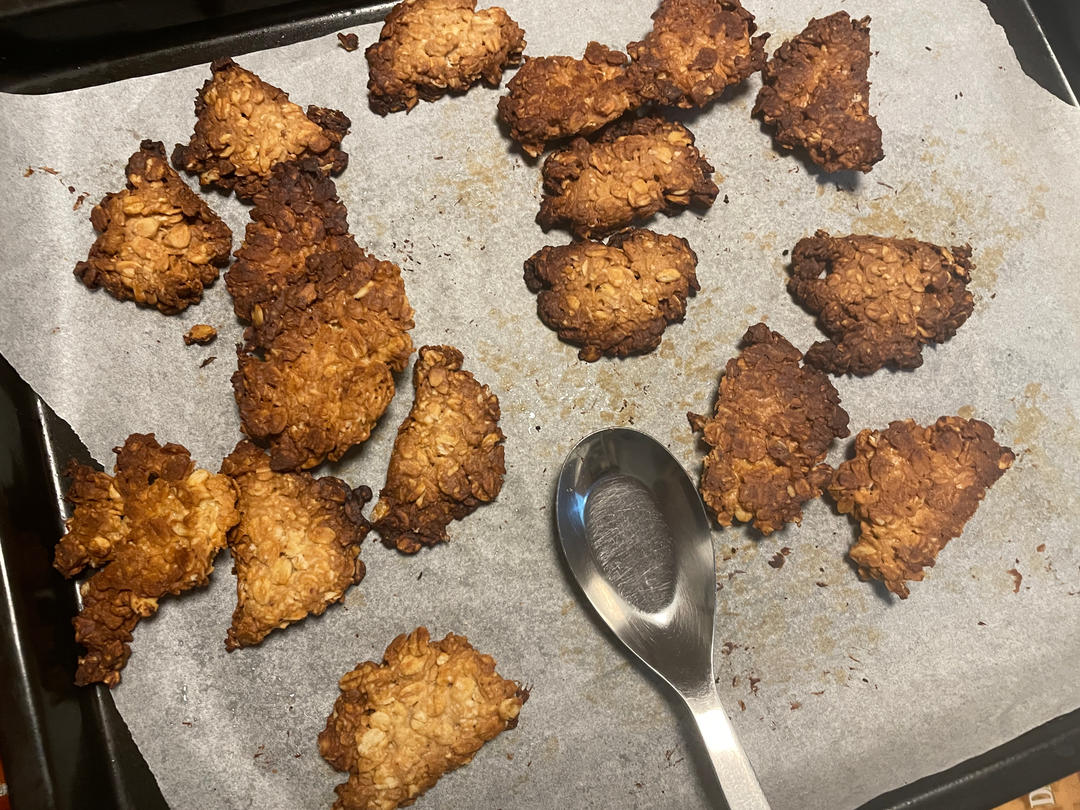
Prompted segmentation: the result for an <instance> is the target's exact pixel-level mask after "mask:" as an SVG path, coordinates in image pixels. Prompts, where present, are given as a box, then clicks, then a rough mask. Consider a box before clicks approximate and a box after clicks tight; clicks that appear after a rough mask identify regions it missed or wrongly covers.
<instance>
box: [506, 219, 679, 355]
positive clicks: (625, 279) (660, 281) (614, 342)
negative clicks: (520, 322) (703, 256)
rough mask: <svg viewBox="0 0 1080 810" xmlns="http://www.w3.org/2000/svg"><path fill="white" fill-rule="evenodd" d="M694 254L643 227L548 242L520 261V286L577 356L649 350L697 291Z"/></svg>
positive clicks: (676, 242)
mask: <svg viewBox="0 0 1080 810" xmlns="http://www.w3.org/2000/svg"><path fill="white" fill-rule="evenodd" d="M696 269H697V254H695V253H694V251H693V250H691V249H690V245H689V244H688V243H687V241H686V240H685V239H680V238H679V237H677V236H662V235H660V234H657V233H653V232H652V231H647V230H644V229H642V228H635V229H631V230H627V231H622V232H620V233H617V234H615V235H614V236H612V237H611V239H609V240H608V244H607V245H605V244H603V243H602V242H593V241H584V242H571V243H570V244H569V245H564V246H562V247H545V248H542V249H541V250H539V251H537V252H536V253H534V254H533V255H532V256H531V257H529V258H528V259H527V260H526V262H525V284H526V285H527V286H528V288H529V291H530V292H534V293H539V295H538V296H537V299H536V311H537V313H538V314H539V316H540V320H542V321H543V322H544V323H546V324H547V325H548V326H550V327H551V328H552V329H554V330H556V331H557V332H558V333H559V337H560V338H561V339H562V340H565V341H567V342H569V343H574V344H576V345H578V346H581V347H582V348H581V351H579V352H578V357H579V358H580V359H582V360H586V361H588V362H592V361H594V360H599V359H600V358H601V357H602V356H607V357H625V356H627V355H630V354H646V353H648V352H651V351H652V350H653V349H655V348H656V347H657V346H659V345H660V338H661V337H662V336H663V334H664V329H666V328H667V325H668V324H669V323H675V322H677V321H681V320H682V319H683V317H685V315H686V299H687V297H688V296H690V295H693V294H694V293H695V292H697V291H698V290H699V289H700V287H699V286H698V281H697V273H696Z"/></svg>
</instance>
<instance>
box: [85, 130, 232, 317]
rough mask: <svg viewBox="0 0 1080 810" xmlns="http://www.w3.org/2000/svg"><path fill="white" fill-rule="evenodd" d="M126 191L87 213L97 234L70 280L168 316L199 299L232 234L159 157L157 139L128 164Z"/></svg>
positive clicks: (225, 260) (220, 264)
mask: <svg viewBox="0 0 1080 810" xmlns="http://www.w3.org/2000/svg"><path fill="white" fill-rule="evenodd" d="M125 173H126V174H127V188H125V189H124V190H123V191H118V192H113V193H110V194H106V195H105V197H104V199H102V201H101V202H100V203H98V204H97V205H95V206H94V208H93V210H92V211H91V212H90V222H91V223H92V224H93V226H94V230H96V231H97V232H98V234H100V235H99V236H98V238H97V240H96V241H95V242H94V244H93V246H92V247H91V248H90V254H89V256H88V257H87V259H86V261H84V262H79V263H78V264H77V265H75V276H76V278H78V279H79V280H80V281H82V283H83V284H85V285H86V286H87V287H89V288H90V289H92V290H93V289H96V288H97V287H104V288H105V289H106V290H108V292H109V293H110V294H111V295H112V296H113V297H114V298H117V299H119V300H121V301H135V302H136V303H138V304H143V305H145V306H150V307H156V308H157V309H158V310H159V311H161V312H162V313H164V314H166V315H175V314H177V313H178V312H182V311H183V310H185V309H187V307H188V306H190V305H191V304H196V303H198V302H199V301H200V300H202V295H203V290H204V288H205V287H207V286H209V285H210V284H212V283H213V282H214V281H215V280H216V279H217V277H218V268H219V267H223V266H224V265H226V264H228V263H229V250H230V249H231V248H232V231H230V230H229V227H228V226H227V225H226V224H225V223H224V222H222V221H221V218H220V217H218V215H217V214H215V213H214V212H213V211H211V210H210V206H208V205H207V204H206V203H205V202H203V201H202V199H200V198H199V197H198V195H196V194H195V193H194V192H193V191H192V190H191V189H189V188H188V187H187V184H186V183H184V181H183V180H181V179H180V176H179V175H178V174H177V173H176V172H175V171H173V169H172V167H170V166H169V164H168V162H167V161H166V159H165V147H164V146H163V145H162V144H161V143H160V142H158V141H143V142H142V143H141V144H140V146H139V151H137V152H136V153H135V154H133V155H132V156H131V158H130V159H129V160H128V163H127V168H126V169H125Z"/></svg>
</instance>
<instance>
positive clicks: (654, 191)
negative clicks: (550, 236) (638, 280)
mask: <svg viewBox="0 0 1080 810" xmlns="http://www.w3.org/2000/svg"><path fill="white" fill-rule="evenodd" d="M712 173H713V168H712V166H710V165H709V163H708V161H707V160H705V158H704V157H702V155H701V153H700V152H699V151H698V150H697V148H696V147H695V146H694V136H693V134H691V132H690V130H688V129H687V128H686V127H684V126H683V125H682V124H678V123H675V122H674V121H666V120H664V119H663V118H659V117H656V116H653V117H648V118H639V119H637V120H634V121H625V122H621V123H616V124H613V125H612V126H611V127H609V128H607V129H605V130H603V131H602V132H601V133H600V134H599V135H598V136H597V137H596V138H595V139H594V140H592V141H587V140H585V139H584V138H575V139H574V140H573V141H571V142H570V145H569V146H568V147H566V148H565V149H560V150H559V151H557V152H552V153H551V154H550V155H549V156H548V158H547V160H545V161H544V166H543V169H542V174H543V177H544V198H543V200H541V202H540V213H539V215H538V216H537V218H536V219H537V222H539V223H540V226H541V227H542V228H543V229H544V230H545V231H546V230H548V229H550V228H555V227H560V226H566V228H567V229H568V230H569V231H570V232H571V233H573V234H574V235H575V236H577V237H580V238H582V239H584V238H587V237H591V236H592V237H602V236H606V235H607V234H609V233H613V232H614V231H617V230H619V229H620V228H625V227H626V226H627V225H631V224H633V223H634V222H637V221H641V220H645V219H648V218H649V217H651V216H652V215H653V214H655V213H656V212H657V211H663V212H664V213H667V214H671V213H674V212H676V211H678V210H679V209H680V208H684V207H686V206H689V205H697V206H702V207H708V206H710V205H712V203H713V200H715V199H716V195H717V193H718V191H719V189H717V187H716V184H715V183H713V181H712Z"/></svg>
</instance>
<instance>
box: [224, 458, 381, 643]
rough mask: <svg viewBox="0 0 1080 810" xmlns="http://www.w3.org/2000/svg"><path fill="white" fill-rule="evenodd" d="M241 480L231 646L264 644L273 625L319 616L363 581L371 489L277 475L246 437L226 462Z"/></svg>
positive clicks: (232, 537) (233, 537) (233, 546)
mask: <svg viewBox="0 0 1080 810" xmlns="http://www.w3.org/2000/svg"><path fill="white" fill-rule="evenodd" d="M221 472H222V474H223V475H227V476H229V478H231V479H232V480H233V483H235V484H236V489H237V492H238V493H239V497H238V499H237V502H236V508H237V511H238V512H239V513H240V522H239V523H237V524H236V526H234V527H233V528H232V530H231V531H230V532H229V550H230V551H231V552H232V558H233V572H234V573H235V574H236V597H237V604H236V610H235V611H234V612H233V618H232V626H231V627H230V628H229V631H228V634H227V637H226V639H225V647H226V649H228V650H235V649H237V648H238V647H247V646H251V645H253V644H258V643H259V642H260V641H262V640H263V639H264V638H266V636H267V635H268V634H269V633H270V632H271V631H273V630H277V629H282V628H285V627H288V626H289V625H290V624H293V623H294V622H298V621H300V620H301V619H304V618H306V617H307V616H318V615H320V614H321V613H322V612H323V611H325V610H326V608H327V607H329V606H330V605H331V604H333V603H334V602H341V601H343V600H344V599H345V592H346V591H347V590H348V589H349V587H351V586H352V585H355V584H356V583H358V582H359V581H360V580H361V579H363V578H364V564H363V563H362V562H361V561H360V544H361V543H362V542H363V541H364V537H365V536H366V535H367V533H368V530H369V529H370V528H371V527H370V526H369V525H368V522H367V521H366V520H364V516H363V514H362V510H363V508H364V504H366V503H367V502H368V501H369V500H371V490H370V489H368V488H367V487H359V488H357V489H351V488H350V487H349V486H348V484H346V483H345V482H344V481H342V480H341V479H339V478H333V477H331V476H325V477H323V478H315V477H314V476H312V475H311V474H310V473H305V472H301V473H279V472H274V471H273V470H272V469H270V459H269V458H268V457H267V455H266V454H265V453H264V452H263V451H262V450H260V449H259V448H258V447H256V446H255V445H253V444H252V443H251V442H249V441H242V442H240V443H239V444H238V445H236V449H235V450H233V451H232V453H230V454H229V455H228V456H227V457H226V458H225V460H224V461H223V462H222V463H221Z"/></svg>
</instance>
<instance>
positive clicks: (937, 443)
mask: <svg viewBox="0 0 1080 810" xmlns="http://www.w3.org/2000/svg"><path fill="white" fill-rule="evenodd" d="M1014 458H1015V456H1013V453H1012V450H1010V449H1009V448H1008V447H1003V446H1001V445H1000V444H998V443H997V442H996V441H994V429H993V428H992V427H990V426H989V425H988V424H986V423H985V422H980V421H979V420H978V419H961V418H960V417H959V416H943V417H941V418H940V419H938V420H937V422H935V423H934V424H933V425H931V426H930V427H922V426H921V425H918V424H916V423H915V421H914V420H912V419H907V420H905V421H903V422H899V421H897V422H892V423H890V424H889V427H888V428H886V429H885V430H862V431H860V432H859V435H858V436H856V437H855V457H854V458H852V459H850V460H849V461H845V462H844V463H843V464H841V465H840V466H839V467H838V468H837V470H836V474H835V475H834V476H833V479H832V483H831V484H829V487H828V489H829V495H830V496H831V497H832V498H833V500H835V501H836V508H837V509H838V510H839V511H840V512H841V513H844V514H850V515H851V516H852V517H853V518H855V519H856V520H857V521H858V522H859V539H858V540H856V541H855V544H854V545H853V546H852V547H851V551H849V552H848V556H849V557H851V559H852V561H853V562H854V563H855V564H856V565H857V566H858V568H859V575H860V576H861V577H862V578H863V579H870V578H871V577H872V578H874V579H878V580H881V581H882V582H884V583H885V587H887V588H888V589H889V590H890V591H892V592H893V593H895V594H896V595H897V596H899V597H900V598H901V599H906V598H907V596H908V593H909V591H908V587H907V585H906V584H905V582H921V581H922V578H923V574H924V573H925V572H924V571H923V569H924V568H925V567H927V566H932V565H933V564H934V562H935V561H936V560H937V555H938V552H939V551H941V549H943V548H944V547H945V544H946V543H948V542H949V541H950V540H951V539H953V538H954V537H959V536H960V533H961V532H962V531H963V530H964V524H965V523H967V522H968V520H970V519H971V516H972V515H974V514H975V510H976V509H977V508H978V506H979V502H980V501H981V500H982V499H983V496H984V495H985V494H986V490H987V488H989V487H990V486H991V485H992V484H993V483H994V482H995V481H997V480H998V479H999V478H1000V477H1001V476H1002V475H1003V474H1004V472H1005V470H1007V469H1009V467H1010V466H1011V465H1012V463H1013V460H1014Z"/></svg>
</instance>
